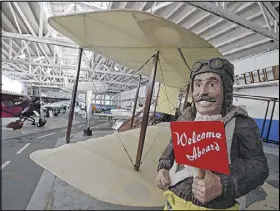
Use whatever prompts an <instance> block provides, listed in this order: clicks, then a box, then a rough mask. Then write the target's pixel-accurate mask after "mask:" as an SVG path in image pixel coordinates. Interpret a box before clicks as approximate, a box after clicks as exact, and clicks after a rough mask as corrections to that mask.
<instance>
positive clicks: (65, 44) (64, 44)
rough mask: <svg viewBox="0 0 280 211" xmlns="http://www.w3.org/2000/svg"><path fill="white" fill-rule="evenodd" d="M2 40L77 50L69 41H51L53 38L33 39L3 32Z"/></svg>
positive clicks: (32, 37) (28, 36)
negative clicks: (17, 40)
mask: <svg viewBox="0 0 280 211" xmlns="http://www.w3.org/2000/svg"><path fill="white" fill-rule="evenodd" d="M2 38H12V39H20V40H27V41H31V42H37V43H45V44H49V45H58V46H62V47H67V48H77V49H78V48H79V46H78V45H77V44H75V43H74V42H71V41H65V40H59V39H57V38H56V39H53V38H45V37H44V38H43V37H35V36H31V35H24V34H17V33H11V32H5V31H2Z"/></svg>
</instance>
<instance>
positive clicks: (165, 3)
mask: <svg viewBox="0 0 280 211" xmlns="http://www.w3.org/2000/svg"><path fill="white" fill-rule="evenodd" d="M173 3H174V2H161V3H159V4H158V5H156V6H154V7H153V8H152V9H148V10H147V11H146V12H152V13H154V12H156V11H157V10H159V9H161V8H163V7H166V6H168V5H170V4H173Z"/></svg>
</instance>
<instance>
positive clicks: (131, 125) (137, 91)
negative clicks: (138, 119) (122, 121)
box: [130, 75, 142, 129]
mask: <svg viewBox="0 0 280 211" xmlns="http://www.w3.org/2000/svg"><path fill="white" fill-rule="evenodd" d="M141 80H142V76H141V75H140V76H139V83H138V87H137V89H136V94H135V99H134V106H133V111H132V117H131V123H130V129H132V127H133V122H134V117H135V112H136V107H137V101H138V95H139V90H140V85H141Z"/></svg>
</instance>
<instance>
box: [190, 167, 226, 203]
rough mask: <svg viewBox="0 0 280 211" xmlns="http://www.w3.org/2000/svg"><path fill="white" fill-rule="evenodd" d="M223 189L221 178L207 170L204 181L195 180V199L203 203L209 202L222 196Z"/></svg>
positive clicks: (193, 186)
mask: <svg viewBox="0 0 280 211" xmlns="http://www.w3.org/2000/svg"><path fill="white" fill-rule="evenodd" d="M222 191H223V187H222V183H221V179H220V177H219V176H217V175H215V174H213V173H212V172H211V171H209V170H206V174H205V177H204V179H199V178H198V177H196V178H194V180H193V184H192V192H193V194H194V197H195V198H196V199H197V200H199V201H200V202H202V203H206V202H209V201H211V200H213V199H215V198H217V197H219V196H220V195H222Z"/></svg>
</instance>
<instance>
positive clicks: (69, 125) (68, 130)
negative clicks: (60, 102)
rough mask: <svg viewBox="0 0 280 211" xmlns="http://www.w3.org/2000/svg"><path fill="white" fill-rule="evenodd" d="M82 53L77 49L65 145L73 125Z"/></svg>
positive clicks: (68, 140) (81, 49)
mask: <svg viewBox="0 0 280 211" xmlns="http://www.w3.org/2000/svg"><path fill="white" fill-rule="evenodd" d="M82 53H83V48H79V54H78V66H77V75H76V80H75V83H74V85H73V91H72V97H71V103H70V111H69V117H68V124H67V132H66V143H67V144H69V143H70V135H71V128H72V123H73V116H74V109H75V104H76V95H77V89H78V84H79V77H80V70H81V61H82Z"/></svg>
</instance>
